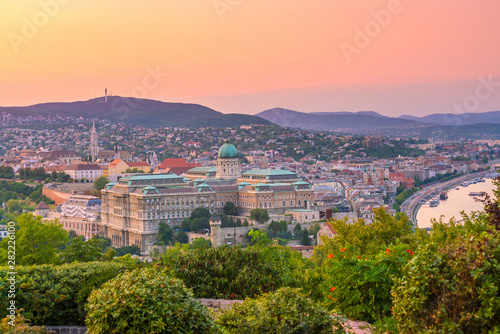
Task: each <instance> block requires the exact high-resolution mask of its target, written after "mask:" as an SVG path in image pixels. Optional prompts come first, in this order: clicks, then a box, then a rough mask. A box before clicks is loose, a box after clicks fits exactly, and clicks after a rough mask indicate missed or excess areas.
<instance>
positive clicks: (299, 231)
mask: <svg viewBox="0 0 500 334" xmlns="http://www.w3.org/2000/svg"><path fill="white" fill-rule="evenodd" d="M293 235H294V237H295V239H299V238H301V237H302V226H300V223H297V224H295V227H294V228H293Z"/></svg>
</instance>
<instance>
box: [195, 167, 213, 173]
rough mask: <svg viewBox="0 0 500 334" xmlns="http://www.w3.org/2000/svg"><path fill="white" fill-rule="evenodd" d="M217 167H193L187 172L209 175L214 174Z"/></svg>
mask: <svg viewBox="0 0 500 334" xmlns="http://www.w3.org/2000/svg"><path fill="white" fill-rule="evenodd" d="M216 171H217V167H194V168H191V169H190V170H188V173H189V172H203V173H210V172H216Z"/></svg>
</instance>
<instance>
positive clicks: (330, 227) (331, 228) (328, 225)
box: [325, 222, 337, 234]
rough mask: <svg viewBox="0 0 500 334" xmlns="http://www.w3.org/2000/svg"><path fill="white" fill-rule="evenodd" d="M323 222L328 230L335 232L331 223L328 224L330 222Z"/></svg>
mask: <svg viewBox="0 0 500 334" xmlns="http://www.w3.org/2000/svg"><path fill="white" fill-rule="evenodd" d="M325 224H326V226H327V227H328V228H329V229H330V231H331V232H332V233H333V234H337V231H335V230H334V229H333V227H332V225H330V223H328V222H326V223H325Z"/></svg>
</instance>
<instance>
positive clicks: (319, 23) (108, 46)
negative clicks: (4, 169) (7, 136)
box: [0, 0, 500, 116]
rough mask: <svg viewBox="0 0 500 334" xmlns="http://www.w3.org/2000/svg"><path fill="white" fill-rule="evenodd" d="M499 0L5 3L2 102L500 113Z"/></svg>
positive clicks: (0, 7) (0, 16)
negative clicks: (111, 99)
mask: <svg viewBox="0 0 500 334" xmlns="http://www.w3.org/2000/svg"><path fill="white" fill-rule="evenodd" d="M499 13H500V1H498V0H481V1H470V0H440V1H435V0H434V1H431V0H366V1H362V0H361V1H349V0H310V1H304V0H271V1H270V0H106V1H102V0H15V1H14V0H10V1H2V2H1V3H0V106H24V105H31V104H36V103H43V102H64V101H79V100H88V99H91V98H94V97H99V96H103V95H104V89H105V88H107V89H108V93H110V94H112V95H120V96H134V97H141V98H150V99H157V100H162V101H166V102H186V103H200V104H204V105H206V106H208V107H210V108H213V109H215V110H218V111H221V112H224V113H248V114H256V113H258V112H260V111H263V110H266V109H270V108H274V107H282V108H289V109H293V110H297V111H303V112H318V111H360V110H373V111H376V112H379V113H381V114H385V115H390V116H398V115H402V114H411V115H416V116H423V115H427V114H431V113H436V112H452V113H461V112H484V111H491V110H500V63H499V60H500V24H498V15H499Z"/></svg>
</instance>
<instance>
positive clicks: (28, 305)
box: [0, 262, 123, 325]
mask: <svg viewBox="0 0 500 334" xmlns="http://www.w3.org/2000/svg"><path fill="white" fill-rule="evenodd" d="M122 267H123V263H118V262H88V263H74V264H65V265H61V266H54V265H41V266H25V267H23V266H18V267H16V272H17V275H16V281H17V282H19V283H18V284H19V285H18V286H17V291H16V307H17V308H22V309H24V311H23V316H24V317H25V318H26V319H27V320H29V321H30V322H31V323H33V324H34V325H75V324H80V325H81V324H83V323H84V316H85V314H84V313H83V312H82V310H83V306H84V304H85V302H86V300H87V297H88V295H89V294H90V292H91V291H92V289H94V288H98V287H100V285H101V284H103V283H104V282H106V281H108V280H109V279H111V278H112V277H115V276H116V275H118V274H119V273H120V272H122V271H123V269H122ZM9 271H10V270H9V269H8V267H0V318H3V317H5V316H6V315H7V310H6V309H7V303H8V300H9V298H7V294H8V286H9V282H7V281H6V280H7V278H8V276H7V273H8V272H9Z"/></svg>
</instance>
